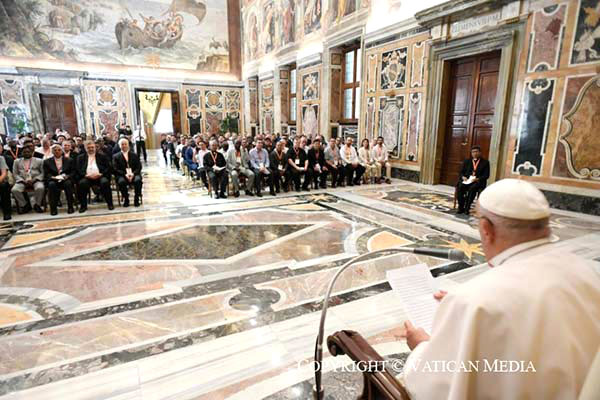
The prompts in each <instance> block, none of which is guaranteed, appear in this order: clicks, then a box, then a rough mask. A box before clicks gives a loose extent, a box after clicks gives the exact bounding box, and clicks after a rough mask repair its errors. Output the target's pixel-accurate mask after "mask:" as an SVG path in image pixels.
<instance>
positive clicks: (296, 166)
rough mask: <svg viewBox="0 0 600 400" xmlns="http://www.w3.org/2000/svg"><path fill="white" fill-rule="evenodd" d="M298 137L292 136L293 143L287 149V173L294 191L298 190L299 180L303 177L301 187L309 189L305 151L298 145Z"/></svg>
mask: <svg viewBox="0 0 600 400" xmlns="http://www.w3.org/2000/svg"><path fill="white" fill-rule="evenodd" d="M300 143H301V141H300V138H298V137H295V138H294V145H293V146H292V148H291V149H289V150H288V154H287V156H288V173H289V174H290V180H291V181H292V182H293V183H294V188H295V189H296V192H299V191H300V181H301V179H302V178H303V177H304V183H303V184H302V189H303V190H306V191H309V190H310V189H309V188H308V184H309V183H310V175H309V174H308V173H307V171H308V158H307V157H306V152H305V151H304V149H303V148H302V147H300Z"/></svg>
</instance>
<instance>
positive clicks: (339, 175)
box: [325, 138, 345, 189]
mask: <svg viewBox="0 0 600 400" xmlns="http://www.w3.org/2000/svg"><path fill="white" fill-rule="evenodd" d="M325 162H326V163H327V169H328V170H329V171H330V172H331V187H332V188H334V189H335V188H336V187H337V186H338V185H339V186H344V177H345V171H344V167H343V166H342V160H341V158H340V150H339V149H338V147H337V144H336V139H335V138H331V139H329V146H327V148H326V149H325Z"/></svg>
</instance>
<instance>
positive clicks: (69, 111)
mask: <svg viewBox="0 0 600 400" xmlns="http://www.w3.org/2000/svg"><path fill="white" fill-rule="evenodd" d="M40 100H41V104H42V115H43V117H44V128H45V129H46V132H52V133H54V131H55V130H56V129H57V128H58V129H61V130H63V131H67V132H69V134H71V135H73V134H78V133H79V131H78V129H77V112H76V110H75V99H74V98H73V96H71V95H56V94H41V95H40Z"/></svg>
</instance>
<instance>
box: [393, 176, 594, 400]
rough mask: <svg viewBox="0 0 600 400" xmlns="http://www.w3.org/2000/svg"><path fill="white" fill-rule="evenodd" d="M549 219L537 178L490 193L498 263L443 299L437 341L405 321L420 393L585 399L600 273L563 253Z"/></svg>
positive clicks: (409, 374) (483, 204) (484, 209)
mask: <svg viewBox="0 0 600 400" xmlns="http://www.w3.org/2000/svg"><path fill="white" fill-rule="evenodd" d="M549 217H550V208H549V205H548V202H547V201H546V198H545V197H544V195H543V194H542V193H541V192H540V191H539V190H538V189H537V188H536V187H535V186H533V185H532V184H530V183H527V182H524V181H521V180H515V179H504V180H501V181H498V182H496V183H494V184H493V185H490V186H489V187H488V188H487V189H486V190H485V191H483V192H482V193H481V195H480V197H479V201H478V204H477V217H476V218H478V220H479V224H478V225H479V233H480V235H481V243H482V246H483V250H484V252H485V255H486V258H487V260H488V264H489V265H490V267H492V268H491V269H490V270H489V271H486V272H485V273H483V274H481V275H480V276H478V277H476V278H474V279H472V280H471V281H469V282H467V283H465V284H463V285H461V286H459V287H457V288H456V290H452V291H450V293H445V292H441V293H438V294H437V295H436V297H437V298H438V299H439V300H441V302H440V305H439V308H438V310H437V313H436V316H435V319H434V323H433V328H432V332H431V337H429V335H428V334H427V333H425V331H424V330H423V329H421V328H416V327H414V326H412V324H410V322H406V324H405V326H406V330H407V342H408V346H409V347H410V348H411V350H413V351H412V353H411V354H410V356H409V358H408V360H407V363H406V365H405V368H404V376H403V380H404V383H405V385H406V388H407V389H408V391H409V393H410V395H411V398H412V399H416V400H421V399H427V400H437V399H478V400H481V399H507V400H509V399H510V400H513V399H577V396H578V395H579V392H580V391H581V388H582V385H583V383H584V381H585V379H586V376H587V373H588V370H589V369H590V366H591V364H592V361H593V359H594V356H595V355H596V353H597V352H598V350H599V348H600V276H598V274H597V273H596V272H595V271H594V270H593V267H592V266H591V265H590V263H589V262H588V261H586V260H584V259H582V258H580V257H578V256H577V255H575V254H569V253H567V254H565V252H564V251H559V250H557V249H556V245H555V244H554V243H552V242H551V240H550V235H551V231H550V227H549V226H548V221H549ZM436 361H437V363H436ZM515 362H516V363H515ZM511 369H513V370H515V369H516V370H517V371H516V372H510V370H511ZM477 371H478V372H477ZM597 379H600V377H598V378H597Z"/></svg>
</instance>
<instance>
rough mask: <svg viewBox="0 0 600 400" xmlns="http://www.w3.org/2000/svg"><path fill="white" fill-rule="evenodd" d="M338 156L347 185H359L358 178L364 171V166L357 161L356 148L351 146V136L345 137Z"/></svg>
mask: <svg viewBox="0 0 600 400" xmlns="http://www.w3.org/2000/svg"><path fill="white" fill-rule="evenodd" d="M340 158H341V159H342V165H343V166H344V169H345V174H346V181H347V184H348V186H354V185H360V178H362V175H363V174H364V173H365V168H364V167H363V166H362V165H360V163H359V160H358V154H357V153H356V149H355V148H354V146H352V138H350V137H349V138H347V139H346V144H345V145H344V146H342V148H341V149H340ZM352 177H354V179H353V178H352Z"/></svg>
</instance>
